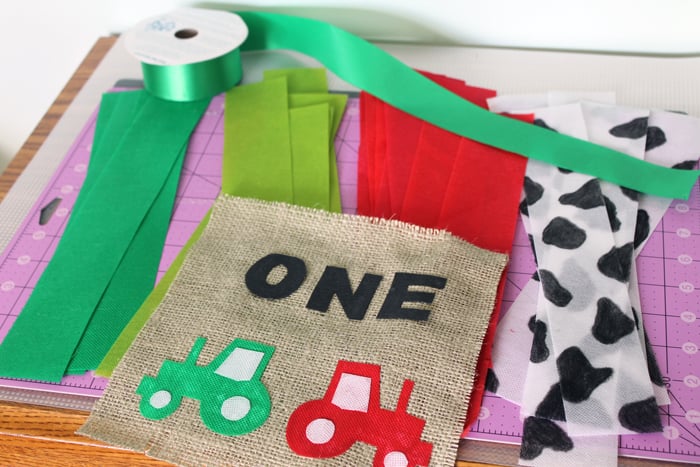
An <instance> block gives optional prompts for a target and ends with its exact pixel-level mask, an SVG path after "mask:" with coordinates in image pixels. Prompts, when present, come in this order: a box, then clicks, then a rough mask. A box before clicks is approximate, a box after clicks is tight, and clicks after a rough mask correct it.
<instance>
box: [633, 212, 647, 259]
mask: <svg viewBox="0 0 700 467" xmlns="http://www.w3.org/2000/svg"><path fill="white" fill-rule="evenodd" d="M650 230H651V224H649V213H648V212H646V211H645V210H644V209H640V210H639V211H637V223H636V227H635V228H634V248H635V249H637V248H639V245H641V244H642V243H644V240H646V239H647V237H649V234H650V233H651V232H650Z"/></svg>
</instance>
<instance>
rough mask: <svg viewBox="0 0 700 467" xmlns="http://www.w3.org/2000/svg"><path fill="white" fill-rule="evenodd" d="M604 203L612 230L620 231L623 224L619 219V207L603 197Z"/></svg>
mask: <svg viewBox="0 0 700 467" xmlns="http://www.w3.org/2000/svg"><path fill="white" fill-rule="evenodd" d="M603 202H604V203H605V211H606V212H607V213H608V222H609V223H610V228H611V229H612V231H613V232H617V231H618V230H620V226H621V225H622V222H620V219H618V218H617V206H615V203H613V202H612V201H610V198H608V197H607V196H603Z"/></svg>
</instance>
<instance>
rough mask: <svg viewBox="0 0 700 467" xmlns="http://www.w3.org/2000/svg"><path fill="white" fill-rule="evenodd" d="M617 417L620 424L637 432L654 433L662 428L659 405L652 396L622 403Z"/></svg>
mask: <svg viewBox="0 0 700 467" xmlns="http://www.w3.org/2000/svg"><path fill="white" fill-rule="evenodd" d="M617 418H618V420H620V425H622V426H624V427H625V428H627V429H628V430H631V431H634V432H637V433H656V432H658V431H662V430H663V428H662V426H661V416H660V415H659V406H658V405H656V399H654V397H649V398H647V399H644V400H641V401H637V402H630V403H629V404H625V405H623V406H622V408H621V409H620V411H619V412H618V413H617Z"/></svg>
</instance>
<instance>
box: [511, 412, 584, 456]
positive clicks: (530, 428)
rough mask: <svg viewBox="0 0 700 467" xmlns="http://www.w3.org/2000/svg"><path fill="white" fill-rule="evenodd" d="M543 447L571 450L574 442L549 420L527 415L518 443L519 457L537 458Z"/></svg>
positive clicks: (564, 450)
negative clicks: (519, 443) (520, 440)
mask: <svg viewBox="0 0 700 467" xmlns="http://www.w3.org/2000/svg"><path fill="white" fill-rule="evenodd" d="M545 448H549V449H552V450H553V451H563V452H566V451H571V450H572V449H573V448H574V443H573V441H571V438H569V436H568V435H567V434H566V432H565V431H564V430H562V429H561V428H559V426H558V425H557V424H556V423H554V422H553V421H551V420H546V419H544V418H538V417H527V418H526V419H525V423H523V439H522V444H521V445H520V458H521V459H525V460H532V459H535V458H537V457H538V456H539V455H540V454H542V451H543V450H544V449H545Z"/></svg>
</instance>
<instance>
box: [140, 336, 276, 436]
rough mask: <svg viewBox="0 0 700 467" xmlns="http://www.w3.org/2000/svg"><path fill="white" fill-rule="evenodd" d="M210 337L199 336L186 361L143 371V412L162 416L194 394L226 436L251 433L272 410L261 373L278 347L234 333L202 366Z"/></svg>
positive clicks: (208, 421) (209, 422) (210, 424)
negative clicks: (199, 361) (151, 372)
mask: <svg viewBox="0 0 700 467" xmlns="http://www.w3.org/2000/svg"><path fill="white" fill-rule="evenodd" d="M206 341H207V339H206V338H204V337H199V338H197V340H196V341H195V343H194V345H193V346H192V350H190V353H189V355H188V356H187V359H186V360H185V361H184V362H174V361H172V360H165V361H164V362H163V365H161V367H160V370H159V371H158V376H156V377H155V378H154V377H153V376H149V375H146V376H144V377H143V379H142V380H141V383H140V384H139V387H138V388H137V389H136V394H139V395H140V396H141V404H140V406H139V409H140V411H141V414H142V415H143V416H144V417H146V418H149V419H151V420H162V419H164V418H166V417H168V416H170V415H172V414H173V413H174V412H175V411H176V410H177V409H178V407H180V403H181V402H182V398H183V397H189V398H190V399H195V400H198V401H199V415H200V417H201V418H202V422H204V424H205V425H206V426H207V428H209V429H210V430H212V431H214V432H216V433H219V434H222V435H226V436H240V435H244V434H246V433H250V432H251V431H253V430H255V429H256V428H258V427H259V426H261V425H262V424H263V423H265V420H267V418H268V417H269V416H270V410H271V407H272V403H271V401H270V394H269V393H268V391H267V388H266V387H265V385H264V384H263V383H262V381H261V380H260V378H261V376H262V374H263V372H264V371H265V368H266V367H267V364H268V362H269V361H270V358H272V354H273V353H274V351H275V348H274V347H271V346H269V345H265V344H262V343H260V342H254V341H249V340H246V339H235V340H234V341H233V342H231V343H230V344H229V345H228V347H226V348H225V349H224V351H223V352H221V353H220V354H219V355H218V356H217V357H216V358H215V359H214V360H213V361H212V362H211V363H210V364H209V365H206V366H198V365H197V359H198V358H199V354H200V353H201V351H202V348H203V347H204V344H205V343H206Z"/></svg>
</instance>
